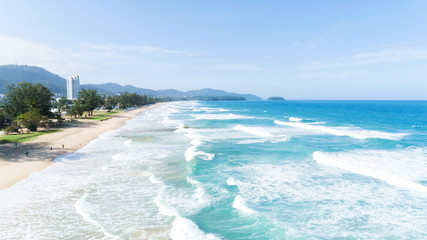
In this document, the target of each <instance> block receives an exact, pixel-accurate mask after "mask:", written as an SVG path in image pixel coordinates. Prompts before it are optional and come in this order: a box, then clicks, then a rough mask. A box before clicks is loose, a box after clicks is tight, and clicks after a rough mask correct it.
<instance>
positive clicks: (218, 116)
mask: <svg viewBox="0 0 427 240" xmlns="http://www.w3.org/2000/svg"><path fill="white" fill-rule="evenodd" d="M193 116H194V117H195V118H196V119H197V120H230V119H253V118H255V117H251V116H244V115H237V114H233V113H230V114H197V115H193Z"/></svg>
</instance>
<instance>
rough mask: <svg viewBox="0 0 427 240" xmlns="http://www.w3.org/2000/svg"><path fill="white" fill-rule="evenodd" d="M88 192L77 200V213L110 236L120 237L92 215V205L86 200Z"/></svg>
mask: <svg viewBox="0 0 427 240" xmlns="http://www.w3.org/2000/svg"><path fill="white" fill-rule="evenodd" d="M86 198H87V193H85V194H84V195H83V196H82V197H81V198H80V199H79V200H77V202H76V204H75V205H74V206H75V209H76V213H77V214H79V215H80V216H81V217H82V218H83V220H85V221H86V222H88V223H91V224H93V225H95V226H96V227H98V228H99V229H100V230H101V231H102V233H103V234H104V235H105V236H107V237H110V238H114V239H118V237H117V236H114V235H112V234H111V233H109V232H107V231H106V230H105V228H104V227H103V226H102V225H101V224H100V223H99V222H98V221H96V220H95V219H93V218H91V217H90V206H88V205H89V203H88V202H87V201H86Z"/></svg>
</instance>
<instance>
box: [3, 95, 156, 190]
mask: <svg viewBox="0 0 427 240" xmlns="http://www.w3.org/2000/svg"><path fill="white" fill-rule="evenodd" d="M160 104H163V103H157V104H154V105H151V106H144V107H141V108H137V109H134V110H131V111H127V112H120V113H118V114H117V115H116V116H115V117H112V118H110V119H108V120H105V121H93V122H85V123H84V124H82V125H80V126H73V127H69V128H64V129H62V131H59V132H55V133H51V134H46V135H42V136H40V137H38V138H37V139H34V140H31V141H28V142H24V143H20V144H19V145H18V146H17V147H16V146H15V144H12V143H7V144H1V145H0V176H1V177H0V190H3V189H6V188H9V187H11V186H13V185H15V184H16V183H17V182H19V181H20V180H22V179H24V178H27V177H28V176H29V175H30V174H31V173H33V172H35V171H40V170H42V169H45V168H46V167H48V166H49V165H50V164H52V161H53V160H54V159H55V158H56V157H57V156H60V155H62V154H65V153H69V152H74V151H76V150H78V149H80V148H82V147H84V146H86V145H87V144H88V143H89V142H90V141H92V140H94V139H95V138H97V137H98V136H99V135H101V134H103V133H105V132H107V131H109V130H113V129H116V128H118V127H120V126H121V125H122V124H123V123H124V122H125V121H127V120H129V119H132V118H134V117H136V116H137V115H138V114H140V113H142V112H144V111H146V110H148V109H152V108H155V107H158V106H159V105H160ZM63 145H64V147H62V146H63ZM51 147H52V149H51ZM27 151H28V153H29V154H28V156H26V155H25V152H27Z"/></svg>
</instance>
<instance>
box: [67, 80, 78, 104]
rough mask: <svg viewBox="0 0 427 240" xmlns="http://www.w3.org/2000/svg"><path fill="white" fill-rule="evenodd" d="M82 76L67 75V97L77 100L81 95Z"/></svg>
mask: <svg viewBox="0 0 427 240" xmlns="http://www.w3.org/2000/svg"><path fill="white" fill-rule="evenodd" d="M79 91H80V78H79V75H76V76H72V77H67V98H68V99H70V100H76V99H77V98H78V97H79Z"/></svg>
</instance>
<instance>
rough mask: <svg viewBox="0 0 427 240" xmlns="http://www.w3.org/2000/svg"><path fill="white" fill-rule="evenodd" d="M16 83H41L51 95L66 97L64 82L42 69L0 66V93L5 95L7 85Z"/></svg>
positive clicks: (23, 66) (22, 66)
mask: <svg viewBox="0 0 427 240" xmlns="http://www.w3.org/2000/svg"><path fill="white" fill-rule="evenodd" d="M18 82H30V83H32V84H37V83H41V84H43V85H45V86H46V87H48V88H49V89H50V90H51V91H52V92H53V93H57V94H62V95H66V94H67V87H66V80H65V79H64V78H62V77H60V76H58V75H56V74H53V73H51V72H48V71H46V70H45V69H43V68H40V67H36V66H26V65H4V66H0V93H5V92H6V90H7V85H9V84H16V83H18Z"/></svg>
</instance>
